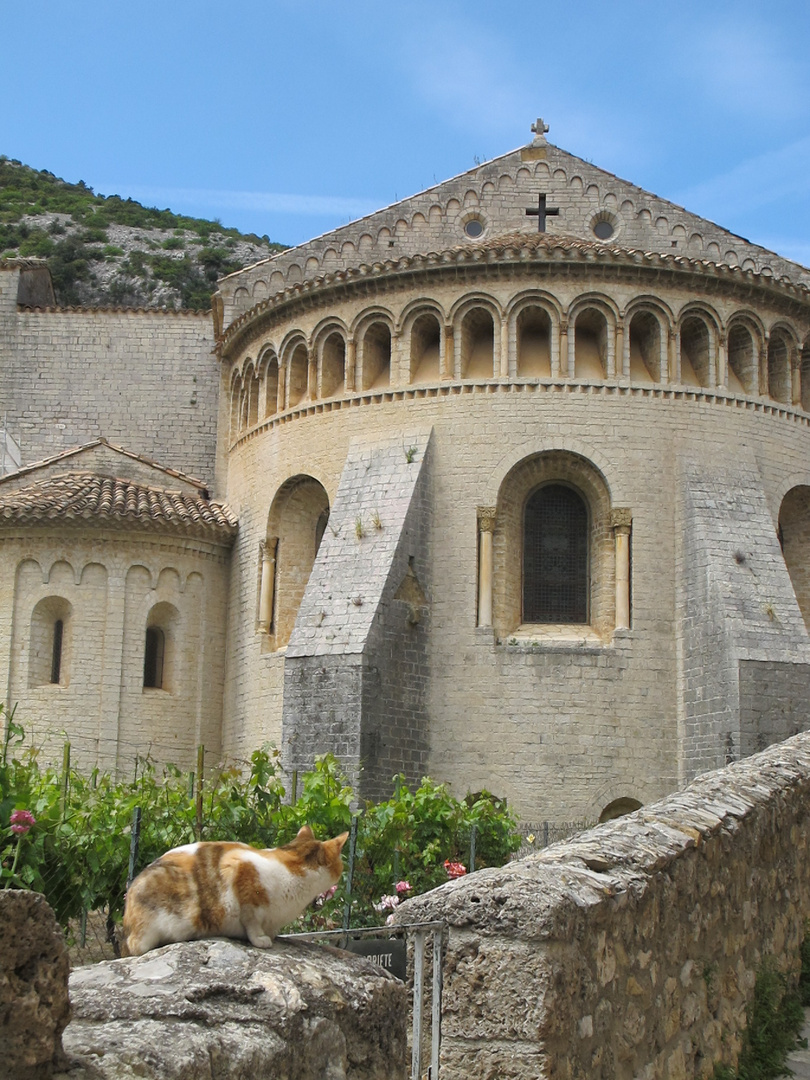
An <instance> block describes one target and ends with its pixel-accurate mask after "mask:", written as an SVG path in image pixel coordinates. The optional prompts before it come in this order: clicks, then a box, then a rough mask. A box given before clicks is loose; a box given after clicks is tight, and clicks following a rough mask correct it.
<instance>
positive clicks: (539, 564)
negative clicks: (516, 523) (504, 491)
mask: <svg viewBox="0 0 810 1080" xmlns="http://www.w3.org/2000/svg"><path fill="white" fill-rule="evenodd" d="M587 621H588V509H587V506H586V505H585V502H584V501H583V499H582V497H581V496H580V495H579V494H578V493H577V492H576V491H575V490H574V489H573V488H570V487H568V486H566V485H565V484H546V485H545V486H543V487H541V488H538V489H537V490H536V491H534V492H533V493H532V494H531V495H530V496H529V498H528V500H527V502H526V506H525V509H524V512H523V622H526V623H586V622H587Z"/></svg>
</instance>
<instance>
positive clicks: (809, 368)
mask: <svg viewBox="0 0 810 1080" xmlns="http://www.w3.org/2000/svg"><path fill="white" fill-rule="evenodd" d="M800 377H801V386H800V393H799V397H800V401H801V405H802V408H803V409H804V411H805V412H810V341H805V343H804V347H803V348H802V356H801V368H800Z"/></svg>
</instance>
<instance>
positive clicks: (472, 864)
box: [469, 825, 477, 873]
mask: <svg viewBox="0 0 810 1080" xmlns="http://www.w3.org/2000/svg"><path fill="white" fill-rule="evenodd" d="M476 832H477V826H476V825H473V826H472V827H471V828H470V865H469V871H470V873H472V872H473V871H474V870H475V834H476Z"/></svg>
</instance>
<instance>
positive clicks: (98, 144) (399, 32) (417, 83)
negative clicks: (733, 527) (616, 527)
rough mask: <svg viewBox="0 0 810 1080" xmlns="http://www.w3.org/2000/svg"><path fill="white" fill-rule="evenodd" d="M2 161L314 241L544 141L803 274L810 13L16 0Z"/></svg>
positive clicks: (802, 1)
mask: <svg viewBox="0 0 810 1080" xmlns="http://www.w3.org/2000/svg"><path fill="white" fill-rule="evenodd" d="M0 27H2V33H3V38H4V49H3V53H4V60H5V62H4V95H3V98H4V100H3V108H2V112H0V153H5V154H7V155H8V156H9V157H12V158H18V159H20V160H21V161H23V162H25V163H26V164H29V165H33V166H35V167H36V168H42V169H50V170H51V171H52V172H54V173H56V174H57V175H58V176H62V177H64V178H65V179H66V180H71V181H76V180H79V179H82V180H84V181H85V182H86V183H88V184H89V185H90V186H91V187H93V188H94V189H95V190H96V191H99V192H102V193H104V194H113V193H115V194H119V195H122V196H132V197H133V198H137V199H140V200H141V201H142V202H146V203H148V204H150V205H157V206H160V207H165V206H168V207H170V208H171V209H173V210H176V211H179V212H185V213H190V214H194V215H199V216H203V217H216V218H219V219H220V220H221V221H222V222H223V223H224V224H226V225H234V226H236V227H238V228H240V229H243V230H245V231H250V232H257V233H259V234H263V233H267V235H268V236H269V237H270V238H271V239H273V240H279V241H282V242H285V243H299V242H301V241H303V240H306V239H308V238H309V237H311V236H314V235H317V234H319V233H322V232H324V231H326V230H328V229H330V228H333V227H334V226H336V225H340V224H344V223H345V222H346V221H348V220H350V219H351V218H353V217H357V216H359V215H361V214H363V213H367V212H369V211H371V210H373V209H376V208H377V207H379V206H383V205H386V204H388V203H390V202H393V201H395V200H396V199H397V198H403V197H404V196H406V195H410V194H413V193H414V192H415V191H419V190H421V189H422V188H424V187H427V186H429V185H431V184H433V183H434V182H436V181H440V180H443V179H446V178H447V177H450V176H453V175H455V174H457V173H459V172H463V171H464V170H466V169H468V168H471V167H472V166H473V165H474V163H475V159H476V158H479V159H486V158H488V157H494V156H496V155H498V154H501V153H505V152H506V151H508V150H511V149H513V148H514V147H516V146H519V145H522V144H523V143H525V142H528V141H529V140H530V139H531V132H530V130H529V128H530V125H531V122H532V120H533V119H534V118H535V117H536V116H538V115H541V116H543V117H544V118H545V119H546V121H547V122H548V123H549V124H550V127H551V130H550V132H549V136H548V137H549V139H550V141H552V142H554V143H556V144H557V145H558V146H561V147H563V148H565V149H566V150H570V151H571V152H573V153H575V154H578V155H580V156H581V157H584V158H587V159H588V160H590V161H593V162H594V163H595V164H596V165H599V166H601V167H602V168H605V169H608V170H609V171H611V172H615V173H617V174H618V175H619V176H622V177H624V178H625V179H627V180H631V181H633V182H634V183H637V184H639V185H641V186H642V187H645V188H647V189H649V190H651V191H654V192H655V193H656V194H659V195H662V196H664V197H666V198H669V199H673V200H674V201H676V202H679V203H681V204H683V205H686V206H687V207H688V208H689V209H690V210H693V211H694V212H696V213H699V214H702V215H703V216H705V217H708V218H710V219H712V220H714V221H717V222H719V223H720V224H722V225H724V226H726V227H727V228H729V229H731V230H732V231H733V232H736V233H740V234H741V235H743V236H746V237H748V238H749V239H750V240H753V241H755V242H757V243H761V244H764V245H765V246H766V247H769V248H772V249H774V250H776V251H779V252H780V253H782V254H784V255H787V256H788V257H791V258H795V259H797V260H799V261H801V262H804V263H805V264H810V179H808V178H810V47H809V46H810V2H808V0H770V3H767V4H766V3H763V2H759V0H749V2H747V0H737V2H733V3H732V2H727V0H703V2H700V3H697V2H693V0H682V2H681V3H680V4H679V5H678V6H677V8H676V7H675V5H670V4H663V3H658V2H656V0H645V2H640V0H613V2H611V0H601V2H595V0H577V2H576V3H572V2H567V3H556V2H544V0H534V2H522V0H501V2H500V3H499V4H498V5H495V4H493V3H491V2H489V3H480V2H477V0H464V2H455V0H434V2H432V3H427V2H421V0H414V2H409V0H402V2H400V3H396V4H394V3H380V2H377V3H371V2H366V0H359V2H352V0H344V2H343V3H340V4H339V3H336V2H334V0H332V2H327V0H310V2H307V3H303V2H301V0H237V2H236V3H233V4H223V3H221V0H217V2H216V3H213V2H209V0H161V2H157V0H128V2H127V3H123V2H120V0H95V2H93V3H90V2H89V0H40V2H39V3H38V4H37V5H36V6H35V7H32V6H31V5H25V4H20V3H19V2H18V0H13V2H12V0H0Z"/></svg>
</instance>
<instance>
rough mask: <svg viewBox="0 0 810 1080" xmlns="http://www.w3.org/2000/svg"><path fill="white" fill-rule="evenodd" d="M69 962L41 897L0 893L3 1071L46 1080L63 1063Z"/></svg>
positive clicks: (16, 1079) (13, 1079)
mask: <svg viewBox="0 0 810 1080" xmlns="http://www.w3.org/2000/svg"><path fill="white" fill-rule="evenodd" d="M69 970H70V962H69V960H68V954H67V949H66V948H65V942H64V939H63V937H62V931H61V929H60V928H59V924H58V923H57V921H56V918H55V917H54V914H53V911H52V910H51V908H50V907H49V906H48V904H47V902H46V900H45V897H44V896H40V894H39V893H34V892H24V891H22V890H16V889H3V890H0V1061H1V1062H2V1065H1V1066H0V1073H2V1076H3V1077H4V1080H45V1078H46V1077H49V1076H51V1074H52V1072H53V1069H54V1066H59V1065H60V1064H61V1063H62V1060H63V1055H62V1032H63V1031H64V1028H65V1025H66V1024H67V1022H68V1019H69V1017H70V1003H69V1001H68V972H69Z"/></svg>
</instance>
